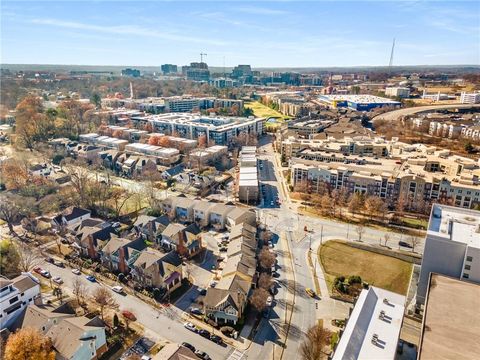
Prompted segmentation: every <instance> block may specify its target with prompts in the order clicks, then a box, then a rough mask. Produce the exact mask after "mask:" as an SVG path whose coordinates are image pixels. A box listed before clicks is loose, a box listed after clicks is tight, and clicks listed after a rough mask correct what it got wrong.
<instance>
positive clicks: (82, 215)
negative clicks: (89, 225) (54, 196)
mask: <svg viewBox="0 0 480 360" xmlns="http://www.w3.org/2000/svg"><path fill="white" fill-rule="evenodd" d="M90 216H91V212H90V210H86V209H82V208H78V207H74V208H73V209H72V210H71V211H70V213H68V214H64V215H62V214H60V215H57V216H55V217H54V218H53V225H55V226H71V225H73V224H77V223H79V222H81V221H83V220H85V219H89V218H90Z"/></svg>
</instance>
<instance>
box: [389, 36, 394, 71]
mask: <svg viewBox="0 0 480 360" xmlns="http://www.w3.org/2000/svg"><path fill="white" fill-rule="evenodd" d="M394 51H395V38H393V44H392V51H391V52H390V61H389V63H388V72H392V65H393V52H394Z"/></svg>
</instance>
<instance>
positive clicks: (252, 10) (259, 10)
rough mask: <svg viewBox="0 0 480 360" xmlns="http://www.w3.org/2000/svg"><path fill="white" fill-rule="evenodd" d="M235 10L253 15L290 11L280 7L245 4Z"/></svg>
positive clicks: (280, 13) (279, 13)
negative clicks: (272, 7)
mask: <svg viewBox="0 0 480 360" xmlns="http://www.w3.org/2000/svg"><path fill="white" fill-rule="evenodd" d="M234 10H235V11H239V12H243V13H246V14H253V15H286V14H288V11H284V10H279V9H269V8H263V7H257V6H243V7H239V8H235V9H234Z"/></svg>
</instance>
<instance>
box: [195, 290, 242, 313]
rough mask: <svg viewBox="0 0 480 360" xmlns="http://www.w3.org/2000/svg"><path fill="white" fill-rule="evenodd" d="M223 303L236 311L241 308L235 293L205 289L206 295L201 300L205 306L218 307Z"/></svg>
mask: <svg viewBox="0 0 480 360" xmlns="http://www.w3.org/2000/svg"><path fill="white" fill-rule="evenodd" d="M225 302H227V303H228V304H229V305H231V306H233V307H234V308H235V309H236V310H238V309H239V308H240V307H241V306H242V304H241V300H240V297H239V294H238V293H237V292H234V291H229V290H224V289H217V288H216V287H215V288H208V289H207V294H206V295H205V298H204V299H203V303H204V304H205V306H207V307H218V306H220V305H221V304H223V303H225Z"/></svg>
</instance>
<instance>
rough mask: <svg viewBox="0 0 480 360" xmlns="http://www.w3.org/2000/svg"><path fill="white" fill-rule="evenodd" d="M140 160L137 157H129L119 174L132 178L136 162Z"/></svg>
mask: <svg viewBox="0 0 480 360" xmlns="http://www.w3.org/2000/svg"><path fill="white" fill-rule="evenodd" d="M139 159H140V157H139V156H133V155H132V156H130V157H129V158H128V159H126V160H125V161H124V162H123V164H122V168H121V172H122V174H123V175H127V176H132V175H134V174H135V167H136V165H137V162H138V160H139Z"/></svg>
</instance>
